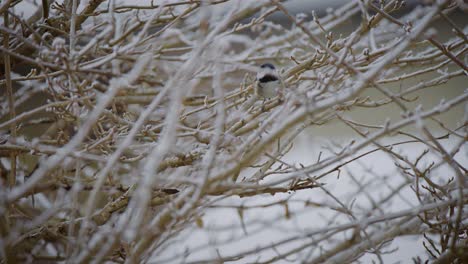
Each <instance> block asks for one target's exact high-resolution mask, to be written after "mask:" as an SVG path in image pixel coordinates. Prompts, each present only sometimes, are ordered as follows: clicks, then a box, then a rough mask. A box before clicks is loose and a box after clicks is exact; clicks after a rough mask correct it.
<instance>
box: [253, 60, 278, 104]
mask: <svg viewBox="0 0 468 264" xmlns="http://www.w3.org/2000/svg"><path fill="white" fill-rule="evenodd" d="M281 87H282V84H281V82H280V79H279V77H278V74H277V72H276V68H275V66H273V64H271V63H264V64H262V65H261V66H260V71H259V72H258V73H257V81H256V84H255V94H256V95H257V96H259V97H261V98H264V99H269V98H273V97H275V96H277V95H279V96H281V95H282V89H281Z"/></svg>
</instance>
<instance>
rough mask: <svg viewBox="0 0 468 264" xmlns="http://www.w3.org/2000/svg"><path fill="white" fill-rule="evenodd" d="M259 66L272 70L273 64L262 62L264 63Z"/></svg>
mask: <svg viewBox="0 0 468 264" xmlns="http://www.w3.org/2000/svg"><path fill="white" fill-rule="evenodd" d="M260 68H270V69H272V70H274V69H275V66H273V64H271V63H264V64H262V65H261V66H260Z"/></svg>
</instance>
